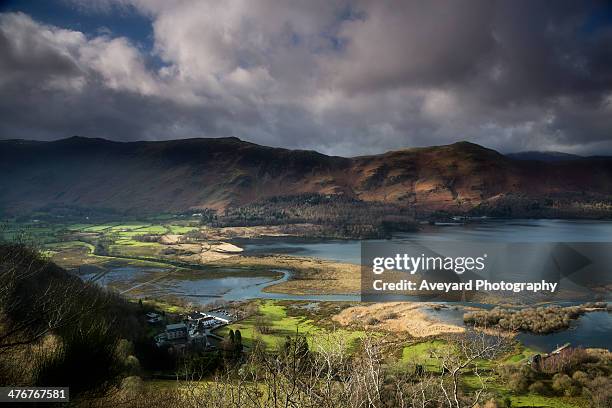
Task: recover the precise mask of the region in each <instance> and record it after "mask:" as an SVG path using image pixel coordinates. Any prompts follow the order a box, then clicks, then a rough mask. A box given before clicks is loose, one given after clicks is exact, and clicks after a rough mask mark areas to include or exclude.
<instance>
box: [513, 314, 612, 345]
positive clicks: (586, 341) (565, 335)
mask: <svg viewBox="0 0 612 408" xmlns="http://www.w3.org/2000/svg"><path fill="white" fill-rule="evenodd" d="M517 339H518V340H520V341H521V342H522V343H523V344H525V345H526V346H529V347H532V348H534V349H536V350H539V351H547V352H550V351H551V350H554V349H555V348H556V347H557V346H562V345H563V344H565V343H571V345H572V346H573V347H578V346H582V347H595V348H606V349H612V314H611V313H608V312H590V313H587V314H585V315H584V316H581V317H580V318H579V319H578V320H577V321H576V322H574V323H573V324H572V326H571V327H570V328H569V329H568V330H564V331H560V332H557V333H551V334H546V335H538V334H531V333H521V334H519V335H518V336H517Z"/></svg>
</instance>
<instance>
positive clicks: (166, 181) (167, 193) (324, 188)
mask: <svg viewBox="0 0 612 408" xmlns="http://www.w3.org/2000/svg"><path fill="white" fill-rule="evenodd" d="M302 193H318V194H324V195H330V194H342V195H345V196H348V197H351V198H354V199H358V200H363V201H366V202H368V201H383V202H387V203H393V204H395V205H400V206H406V207H411V208H414V209H415V211H418V212H419V213H427V212H432V211H437V210H446V211H451V212H455V213H461V212H475V213H487V214H502V215H504V214H505V215H509V216H524V215H527V216H528V215H534V216H537V215H538V214H539V213H538V211H540V210H541V209H542V208H543V207H542V206H546V207H548V208H550V209H554V210H555V211H557V213H555V214H556V215H557V216H585V215H587V214H588V216H593V215H594V214H595V215H596V216H601V215H602V214H603V216H608V215H609V213H610V210H609V208H610V207H609V202H610V200H611V198H612V159H610V158H576V159H573V160H561V161H542V160H535V161H534V160H518V159H516V158H513V157H509V156H505V155H502V154H500V153H498V152H496V151H494V150H491V149H487V148H484V147H482V146H479V145H476V144H472V143H468V142H459V143H455V144H452V145H447V146H434V147H426V148H414V149H404V150H398V151H392V152H388V153H384V154H379V155H372V156H362V157H355V158H343V157H335V156H327V155H324V154H321V153H317V152H314V151H303V150H288V149H281V148H272V147H266V146H260V145H257V144H253V143H249V142H245V141H242V140H239V139H237V138H219V139H185V140H170V141H159V142H129V143H123V142H113V141H108V140H104V139H88V138H83V137H71V138H68V139H63V140H58V141H53V142H32V141H23V140H5V141H0V209H2V210H3V211H4V212H5V213H6V214H22V213H27V212H30V211H33V210H36V209H39V208H41V207H44V206H62V205H65V206H80V207H85V208H95V209H109V210H113V211H121V212H124V213H130V214H141V213H143V214H144V213H155V212H168V211H184V210H191V209H196V208H205V207H207V208H214V209H222V208H226V207H229V206H239V205H245V204H249V203H253V202H255V201H257V200H262V199H266V198H270V197H274V196H285V195H295V194H302ZM566 210H567V211H566ZM563 211H566V212H563ZM590 211H594V213H591V212H590ZM555 214H549V215H550V216H554V215H555Z"/></svg>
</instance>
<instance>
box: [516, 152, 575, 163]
mask: <svg viewBox="0 0 612 408" xmlns="http://www.w3.org/2000/svg"><path fill="white" fill-rule="evenodd" d="M506 156H508V157H510V158H511V159H517V160H540V161H545V162H555V161H563V160H578V159H583V158H584V157H583V156H578V155H576V154H570V153H563V152H553V151H546V152H540V151H526V152H517V153H508V154H506Z"/></svg>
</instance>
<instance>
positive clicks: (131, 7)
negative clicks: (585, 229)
mask: <svg viewBox="0 0 612 408" xmlns="http://www.w3.org/2000/svg"><path fill="white" fill-rule="evenodd" d="M73 135H80V136H86V137H102V138H107V139H112V140H120V141H133V140H164V139H177V138H190V137H229V136H235V137H239V138H240V139H243V140H247V141H250V142H254V143H259V144H264V145H269V146H279V147H286V148H292V149H312V150H317V151H320V152H323V153H327V154H334V155H340V156H355V155H363V154H373V153H380V152H384V151H388V150H395V149H401V148H405V147H414V146H429V145H441V144H448V143H453V142H456V141H459V140H468V141H471V142H474V143H478V144H481V145H484V146H487V147H490V148H493V149H496V150H499V151H502V152H516V151H526V150H554V151H563V152H568V153H576V154H584V155H593V154H612V5H611V4H610V3H609V2H603V1H602V2H596V1H573V0H572V1H563V0H561V1H526V0H512V1H510V0H509V1H493V0H486V1H480V0H471V1H465V2H464V1H455V0H444V1H442V0H432V1H406V0H397V1H395V0H379V1H372V0H370V1H362V0H337V1H335V0H308V1H293V0H277V1H271V0H175V1H167V0H48V1H37V0H30V1H25V0H24V1H18V0H14V1H6V0H4V1H2V0H0V138H2V139H14V138H22V139H36V140H55V139H60V138H65V137H69V136H73Z"/></svg>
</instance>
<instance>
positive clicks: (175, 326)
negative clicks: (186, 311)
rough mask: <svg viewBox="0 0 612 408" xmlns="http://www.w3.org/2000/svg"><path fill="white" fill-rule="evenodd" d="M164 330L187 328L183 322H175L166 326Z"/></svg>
mask: <svg viewBox="0 0 612 408" xmlns="http://www.w3.org/2000/svg"><path fill="white" fill-rule="evenodd" d="M166 330H187V326H186V325H185V323H175V324H169V325H167V326H166Z"/></svg>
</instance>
